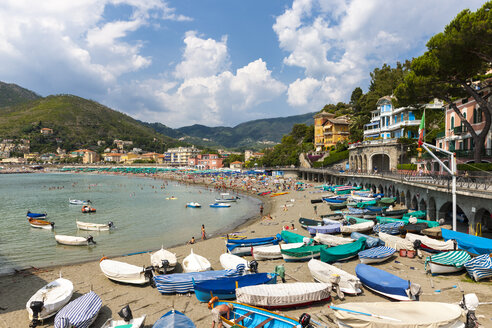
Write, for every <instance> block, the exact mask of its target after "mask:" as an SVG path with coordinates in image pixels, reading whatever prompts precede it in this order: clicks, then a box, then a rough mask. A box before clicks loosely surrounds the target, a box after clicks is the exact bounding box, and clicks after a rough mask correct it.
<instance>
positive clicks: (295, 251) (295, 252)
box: [281, 245, 328, 262]
mask: <svg viewBox="0 0 492 328" xmlns="http://www.w3.org/2000/svg"><path fill="white" fill-rule="evenodd" d="M325 248H328V246H326V245H315V246H301V247H298V248H291V249H282V250H281V253H282V257H283V258H284V260H285V261H286V262H298V261H308V260H310V259H314V258H318V257H319V256H320V252H321V250H322V249H325Z"/></svg>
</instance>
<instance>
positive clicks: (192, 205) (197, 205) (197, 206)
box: [186, 202, 202, 208]
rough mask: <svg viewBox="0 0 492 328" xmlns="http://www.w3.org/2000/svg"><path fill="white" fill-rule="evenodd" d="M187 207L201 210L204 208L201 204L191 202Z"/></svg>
mask: <svg viewBox="0 0 492 328" xmlns="http://www.w3.org/2000/svg"><path fill="white" fill-rule="evenodd" d="M186 207H190V208H200V207H202V205H200V204H199V203H197V202H189V203H187V204H186Z"/></svg>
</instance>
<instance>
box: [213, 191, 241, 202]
mask: <svg viewBox="0 0 492 328" xmlns="http://www.w3.org/2000/svg"><path fill="white" fill-rule="evenodd" d="M238 199H239V197H237V196H231V195H230V194H229V193H222V194H220V197H219V198H215V201H216V202H217V203H230V202H235V201H237V200H238Z"/></svg>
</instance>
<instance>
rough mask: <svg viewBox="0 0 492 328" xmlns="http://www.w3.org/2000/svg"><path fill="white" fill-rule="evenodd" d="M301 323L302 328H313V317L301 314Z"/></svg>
mask: <svg viewBox="0 0 492 328" xmlns="http://www.w3.org/2000/svg"><path fill="white" fill-rule="evenodd" d="M299 323H300V324H301V327H302V328H312V327H313V326H312V325H311V316H310V315H309V314H307V313H303V314H301V316H300V317H299Z"/></svg>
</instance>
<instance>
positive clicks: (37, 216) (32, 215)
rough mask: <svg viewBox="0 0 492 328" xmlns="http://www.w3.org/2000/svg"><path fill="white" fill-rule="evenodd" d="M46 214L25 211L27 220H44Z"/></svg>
mask: <svg viewBox="0 0 492 328" xmlns="http://www.w3.org/2000/svg"><path fill="white" fill-rule="evenodd" d="M47 216H48V214H46V213H33V212H31V211H27V218H28V219H38V220H45V219H46V217H47Z"/></svg>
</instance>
